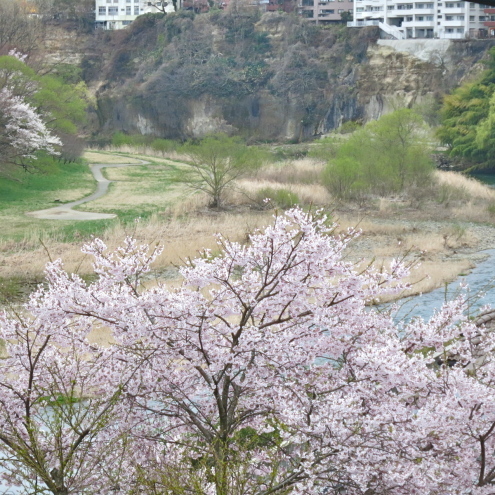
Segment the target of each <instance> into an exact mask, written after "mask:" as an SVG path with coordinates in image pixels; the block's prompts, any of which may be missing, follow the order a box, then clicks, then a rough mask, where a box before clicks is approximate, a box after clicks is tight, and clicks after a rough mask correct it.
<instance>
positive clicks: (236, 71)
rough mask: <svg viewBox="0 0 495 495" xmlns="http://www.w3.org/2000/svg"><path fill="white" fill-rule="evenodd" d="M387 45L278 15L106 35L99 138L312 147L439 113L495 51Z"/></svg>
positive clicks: (94, 69)
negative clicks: (347, 133) (335, 134)
mask: <svg viewBox="0 0 495 495" xmlns="http://www.w3.org/2000/svg"><path fill="white" fill-rule="evenodd" d="M379 34H380V33H379V31H378V29H377V28H360V29H359V28H354V29H348V28H346V27H345V26H340V25H339V26H323V27H319V26H314V25H311V24H308V23H307V22H305V21H304V20H302V19H300V18H298V17H295V16H289V15H286V14H277V13H268V14H264V15H263V16H260V15H259V14H257V13H253V12H249V11H247V12H246V11H245V12H230V13H223V12H215V13H210V14H207V15H200V16H195V17H194V16H192V15H191V14H189V13H181V14H175V15H171V16H167V17H166V18H160V17H159V16H143V18H140V19H138V20H137V21H136V22H135V23H133V25H132V27H131V29H129V30H126V31H121V32H115V33H99V34H98V33H97V34H96V35H95V37H94V39H93V40H92V43H93V47H92V48H91V47H90V48H89V50H88V52H87V53H88V54H87V55H86V57H85V58H84V60H83V61H82V67H83V69H84V71H85V77H86V80H87V81H88V82H89V84H90V85H91V87H92V88H93V90H94V92H95V95H96V97H97V101H98V118H99V126H100V129H99V133H100V134H101V133H103V134H107V135H109V134H111V133H112V132H115V131H124V132H128V133H133V134H135V133H140V134H149V135H154V136H159V137H166V138H179V139H181V138H189V137H200V136H203V135H205V134H208V133H212V132H227V133H235V134H241V135H244V136H246V137H248V138H252V139H262V140H301V139H307V138H311V137H313V136H317V135H321V134H325V133H327V132H329V131H331V130H332V129H334V128H336V127H338V126H340V125H341V124H342V123H344V122H346V121H349V120H355V121H361V122H365V121H367V120H370V119H376V118H378V117H379V116H380V115H382V114H383V113H386V112H388V111H390V110H391V109H393V108H394V107H396V106H398V105H404V104H406V105H409V106H410V105H413V104H424V106H425V111H426V113H428V112H430V113H433V111H434V108H435V104H438V102H439V100H440V98H441V96H442V95H443V94H445V92H447V91H449V90H450V89H451V88H452V87H454V86H455V85H457V84H459V82H461V81H462V80H464V79H466V78H469V77H474V76H475V75H476V74H477V73H478V72H479V71H480V70H482V68H483V66H482V64H480V61H481V60H482V59H483V57H485V56H486V52H487V50H488V49H489V48H490V47H491V46H493V45H494V44H495V42H494V41H491V40H473V41H467V40H458V41H457V40H456V41H447V40H406V41H390V40H380V39H379ZM95 46H99V47H101V48H102V50H101V51H100V50H95V48H94V47H95ZM432 118H433V117H432Z"/></svg>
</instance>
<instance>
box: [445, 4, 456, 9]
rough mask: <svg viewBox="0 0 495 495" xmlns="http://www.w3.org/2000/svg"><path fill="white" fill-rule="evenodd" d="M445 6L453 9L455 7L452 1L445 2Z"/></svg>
mask: <svg viewBox="0 0 495 495" xmlns="http://www.w3.org/2000/svg"><path fill="white" fill-rule="evenodd" d="M445 7H446V8H448V9H453V8H454V7H455V4H453V3H446V4H445Z"/></svg>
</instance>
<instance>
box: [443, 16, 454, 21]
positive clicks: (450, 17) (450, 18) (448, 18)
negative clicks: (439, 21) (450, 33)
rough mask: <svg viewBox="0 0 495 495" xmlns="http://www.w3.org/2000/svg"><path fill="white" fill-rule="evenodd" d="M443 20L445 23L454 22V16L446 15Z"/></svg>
mask: <svg viewBox="0 0 495 495" xmlns="http://www.w3.org/2000/svg"><path fill="white" fill-rule="evenodd" d="M445 20H446V21H453V20H454V16H453V15H446V16H445Z"/></svg>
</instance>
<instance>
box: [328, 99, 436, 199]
mask: <svg viewBox="0 0 495 495" xmlns="http://www.w3.org/2000/svg"><path fill="white" fill-rule="evenodd" d="M337 143H338V142H337V141H334V142H333V144H334V146H337V148H336V151H335V156H334V157H333V158H331V159H330V160H329V162H328V165H327V167H326V168H325V170H324V174H323V181H324V183H325V185H326V187H327V188H328V189H329V190H330V192H331V193H332V194H334V195H335V196H337V197H340V198H349V197H353V196H356V195H362V194H379V195H387V194H393V193H400V192H402V191H404V190H405V189H407V188H409V187H411V186H421V185H424V184H426V183H427V182H428V180H429V179H430V177H431V172H432V170H433V164H432V161H431V159H430V151H431V147H430V144H429V142H428V127H427V126H426V124H425V123H424V122H423V120H422V119H421V117H420V116H419V115H418V114H416V113H415V112H413V111H412V110H409V109H406V108H403V109H400V110H396V111H395V112H393V113H390V114H388V115H385V116H383V117H382V118H381V119H380V120H378V121H373V122H370V123H368V124H367V125H366V126H364V127H363V128H362V129H359V130H358V131H356V132H355V133H354V134H353V135H352V136H351V137H350V138H349V139H347V140H345V141H342V142H341V143H340V144H337Z"/></svg>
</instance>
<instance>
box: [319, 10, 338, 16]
mask: <svg viewBox="0 0 495 495" xmlns="http://www.w3.org/2000/svg"><path fill="white" fill-rule="evenodd" d="M321 13H322V14H325V15H328V14H335V10H333V9H325V10H322V11H321Z"/></svg>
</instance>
